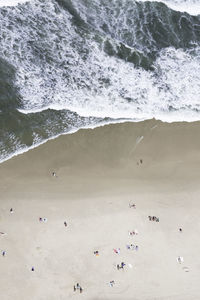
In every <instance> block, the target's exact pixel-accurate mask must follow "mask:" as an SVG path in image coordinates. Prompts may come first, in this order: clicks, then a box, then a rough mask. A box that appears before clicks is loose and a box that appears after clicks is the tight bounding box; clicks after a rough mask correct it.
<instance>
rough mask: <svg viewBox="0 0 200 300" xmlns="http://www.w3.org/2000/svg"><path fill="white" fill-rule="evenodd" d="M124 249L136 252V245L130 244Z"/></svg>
mask: <svg viewBox="0 0 200 300" xmlns="http://www.w3.org/2000/svg"><path fill="white" fill-rule="evenodd" d="M126 248H127V249H128V250H136V251H138V248H139V247H138V245H133V244H130V245H126Z"/></svg>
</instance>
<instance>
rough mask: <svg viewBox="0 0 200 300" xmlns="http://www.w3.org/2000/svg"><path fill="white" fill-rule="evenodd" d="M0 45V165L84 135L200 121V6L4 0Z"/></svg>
mask: <svg viewBox="0 0 200 300" xmlns="http://www.w3.org/2000/svg"><path fill="white" fill-rule="evenodd" d="M18 2H21V3H18ZM8 5H10V6H8ZM0 39H1V43H0V161H1V162H3V161H5V160H7V159H9V158H11V157H12V156H14V155H17V154H19V153H23V152H24V151H27V150H29V149H32V148H34V147H36V146H38V145H40V144H41V143H44V142H46V141H48V140H49V139H52V138H55V137H57V136H59V135H61V134H67V133H72V132H75V131H76V130H78V129H80V128H91V127H92V128H94V127H97V126H101V125H104V124H109V123H117V122H124V121H127V120H128V121H132V122H138V121H142V120H147V119H152V118H155V119H159V120H162V121H165V122H175V121H178V122H179V121H187V122H192V121H197V120H200V0H163V1H162V2H158V1H154V2H153V1H149V0H148V1H134V0H30V1H27V2H25V1H17V0H8V1H6V0H0Z"/></svg>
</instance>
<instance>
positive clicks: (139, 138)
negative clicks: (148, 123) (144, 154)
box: [130, 135, 144, 155]
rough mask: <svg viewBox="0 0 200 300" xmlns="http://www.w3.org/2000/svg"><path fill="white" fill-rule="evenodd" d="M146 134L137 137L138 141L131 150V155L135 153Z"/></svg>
mask: <svg viewBox="0 0 200 300" xmlns="http://www.w3.org/2000/svg"><path fill="white" fill-rule="evenodd" d="M143 138H144V136H143V135H141V136H138V137H137V138H136V142H135V146H134V147H133V149H132V150H131V151H130V155H131V154H133V152H134V151H135V149H136V148H137V146H138V145H139V143H140V142H141V141H142V140H143Z"/></svg>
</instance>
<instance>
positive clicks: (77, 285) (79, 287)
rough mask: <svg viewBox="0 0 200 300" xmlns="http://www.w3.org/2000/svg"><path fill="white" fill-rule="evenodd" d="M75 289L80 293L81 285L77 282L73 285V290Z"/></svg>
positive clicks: (81, 290)
mask: <svg viewBox="0 0 200 300" xmlns="http://www.w3.org/2000/svg"><path fill="white" fill-rule="evenodd" d="M77 290H79V291H80V294H81V293H82V292H83V289H82V287H81V286H80V284H79V283H77V284H76V285H74V292H76V291H77Z"/></svg>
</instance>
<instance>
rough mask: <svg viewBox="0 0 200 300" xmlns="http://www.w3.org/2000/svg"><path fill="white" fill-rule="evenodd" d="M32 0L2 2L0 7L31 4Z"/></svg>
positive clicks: (5, 0)
mask: <svg viewBox="0 0 200 300" xmlns="http://www.w3.org/2000/svg"><path fill="white" fill-rule="evenodd" d="M29 1H31V0H0V7H2V6H15V5H17V4H19V3H24V2H29Z"/></svg>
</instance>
